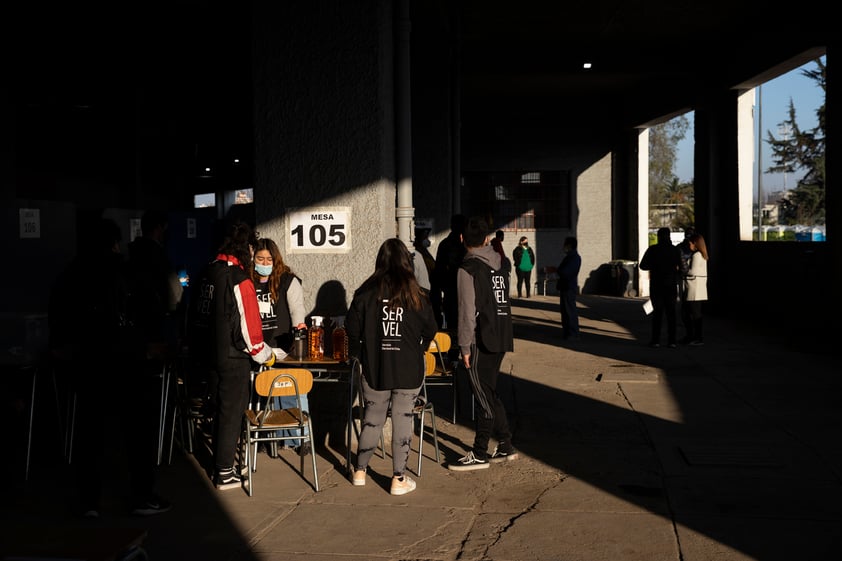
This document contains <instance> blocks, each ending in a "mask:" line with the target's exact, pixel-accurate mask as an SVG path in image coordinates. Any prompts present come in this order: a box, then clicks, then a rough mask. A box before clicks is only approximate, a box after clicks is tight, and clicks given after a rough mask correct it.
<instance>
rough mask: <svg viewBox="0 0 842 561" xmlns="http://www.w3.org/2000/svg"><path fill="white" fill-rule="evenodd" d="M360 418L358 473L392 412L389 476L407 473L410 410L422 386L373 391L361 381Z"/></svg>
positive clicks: (410, 434)
mask: <svg viewBox="0 0 842 561" xmlns="http://www.w3.org/2000/svg"><path fill="white" fill-rule="evenodd" d="M362 386H363V402H364V406H365V414H364V416H363V423H362V432H361V433H360V441H359V446H358V447H357V469H358V470H359V469H365V468H367V467H368V462H369V460H371V456H372V454H374V451H375V450H376V448H377V444H378V442H379V441H380V434H381V433H382V432H383V425H384V424H385V423H386V417H387V415H388V413H389V406H390V404H391V410H392V475H394V476H401V475H403V472H404V471H406V462H407V460H408V459H409V450H410V445H411V444H412V436H413V434H414V433H415V431H414V429H413V425H414V423H415V420H414V419H413V413H412V409H413V407H414V406H415V400H416V399H418V394H419V392H420V391H421V386H419V387H417V388H415V389H411V390H382V391H379V390H375V389H372V388H371V386H369V385H368V382H366V381H365V377H363V379H362Z"/></svg>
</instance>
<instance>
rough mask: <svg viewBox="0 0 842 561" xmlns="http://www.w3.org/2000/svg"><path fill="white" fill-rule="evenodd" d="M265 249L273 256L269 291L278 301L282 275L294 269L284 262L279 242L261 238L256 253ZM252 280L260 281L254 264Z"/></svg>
mask: <svg viewBox="0 0 842 561" xmlns="http://www.w3.org/2000/svg"><path fill="white" fill-rule="evenodd" d="M263 249H265V250H266V251H268V252H269V255H271V256H272V273H271V274H270V275H269V292H271V293H272V300H274V301H275V302H278V301H279V299H280V295H279V294H278V288H279V287H280V286H281V277H282V276H283V274H284V273H290V274H294V273H293V272H292V269H290V268H289V265H287V264H286V263H284V258H283V257H281V250H280V249H278V244H276V243H275V242H274V241H272V240H271V239H269V238H260V239H259V240H257V244H256V245H255V246H254V254H255V255H257V252H258V251H260V250H263ZM251 280H252V282H254V284H255V285H257V284H258V283H259V282H260V275H258V274H257V271H256V270H255V269H254V264H252V266H251Z"/></svg>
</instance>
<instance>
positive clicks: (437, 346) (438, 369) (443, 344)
mask: <svg viewBox="0 0 842 561" xmlns="http://www.w3.org/2000/svg"><path fill="white" fill-rule="evenodd" d="M450 347H451V340H450V334H449V333H447V332H446V331H439V332H437V333H436V336H435V337H434V338H433V340H432V341H430V347H429V348H428V349H427V354H428V355H430V356H432V357H433V359H434V363H435V364H434V368H433V370H432V371H431V372H428V374H427V377H426V384H427V385H428V386H449V387H450V393H451V395H452V396H453V417H452V421H453V422H454V423H455V422H456V408H457V404H458V402H459V399H458V398H459V396H458V392H457V387H456V368H455V367H454V366H453V363H451V362H450V360H449V359H448V353H449V352H450Z"/></svg>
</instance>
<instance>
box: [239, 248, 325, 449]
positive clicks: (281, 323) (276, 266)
mask: <svg viewBox="0 0 842 561" xmlns="http://www.w3.org/2000/svg"><path fill="white" fill-rule="evenodd" d="M253 261H254V264H253V266H252V268H251V279H252V281H253V282H254V289H255V291H256V292H257V301H258V304H259V306H260V319H261V321H262V323H263V339H264V340H265V341H266V342H267V343H268V344H270V345H272V346H273V347H276V348H280V349H283V350H284V352H285V353H289V351H290V349H291V347H292V339H293V333H292V332H293V329H294V328H295V329H306V327H307V324H306V323H305V322H304V319H305V315H306V312H305V311H304V291H303V289H302V286H301V279H299V278H298V277H297V276H296V275H295V273H293V272H292V269H290V267H289V265H287V264H286V263H284V258H283V257H282V256H281V250H280V249H278V244H276V243H275V242H274V241H273V240H271V239H269V238H260V239H258V240H257V243H256V244H255V246H254V260H253ZM278 399H279V400H280V407H282V408H284V409H286V408H289V407H298V404H297V402H296V400H295V396H283V397H280V398H278ZM301 407H302V408H303V409H304V410H305V411H309V408H310V403H309V400H308V398H307V394H302V395H301ZM289 436H298V431H297V430H294V431H293V432H290V433H289ZM287 442H289V444H290V445H291V446H292V447H293V448H295V449H296V450H297V451H298V453H299V454H300V455H302V456H304V455H306V454H309V453H310V452H312V450H311V449H310V443H309V442H305V443H304V444H303V445H302V444H301V441H300V440H288V441H287Z"/></svg>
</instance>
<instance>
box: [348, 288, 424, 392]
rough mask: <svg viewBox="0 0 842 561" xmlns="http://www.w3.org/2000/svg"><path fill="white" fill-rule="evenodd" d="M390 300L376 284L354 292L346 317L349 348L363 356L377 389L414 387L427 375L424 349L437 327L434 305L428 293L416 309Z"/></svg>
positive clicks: (370, 381) (365, 370) (368, 376)
mask: <svg viewBox="0 0 842 561" xmlns="http://www.w3.org/2000/svg"><path fill="white" fill-rule="evenodd" d="M387 302H388V300H384V299H383V298H380V297H379V296H378V295H377V288H376V287H375V288H371V289H367V290H365V291H362V292H360V291H359V290H358V291H357V292H356V293H355V294H354V299H353V301H352V302H351V308H350V309H349V310H348V316H347V317H346V318H345V329H346V330H347V332H348V352H349V354H350V355H351V356H353V357H357V358H359V359H360V363H362V367H363V374H364V375H365V380H366V382H368V385H370V386H371V387H372V388H374V389H375V390H393V389H414V388H417V387H419V386H421V381H422V380H423V379H424V370H425V368H424V352H425V351H426V350H427V347H428V346H429V344H430V341H431V340H432V339H433V337H435V335H436V329H437V328H438V324H437V323H436V318H435V316H434V315H433V307H432V305H431V304H430V299H429V298H427V297H426V295H425V296H424V298H423V299H422V302H423V305H422V307H421V309H420V310H417V311H416V310H410V309H409V308H401V307H398V308H390V307H389V306H388V305H387Z"/></svg>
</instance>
